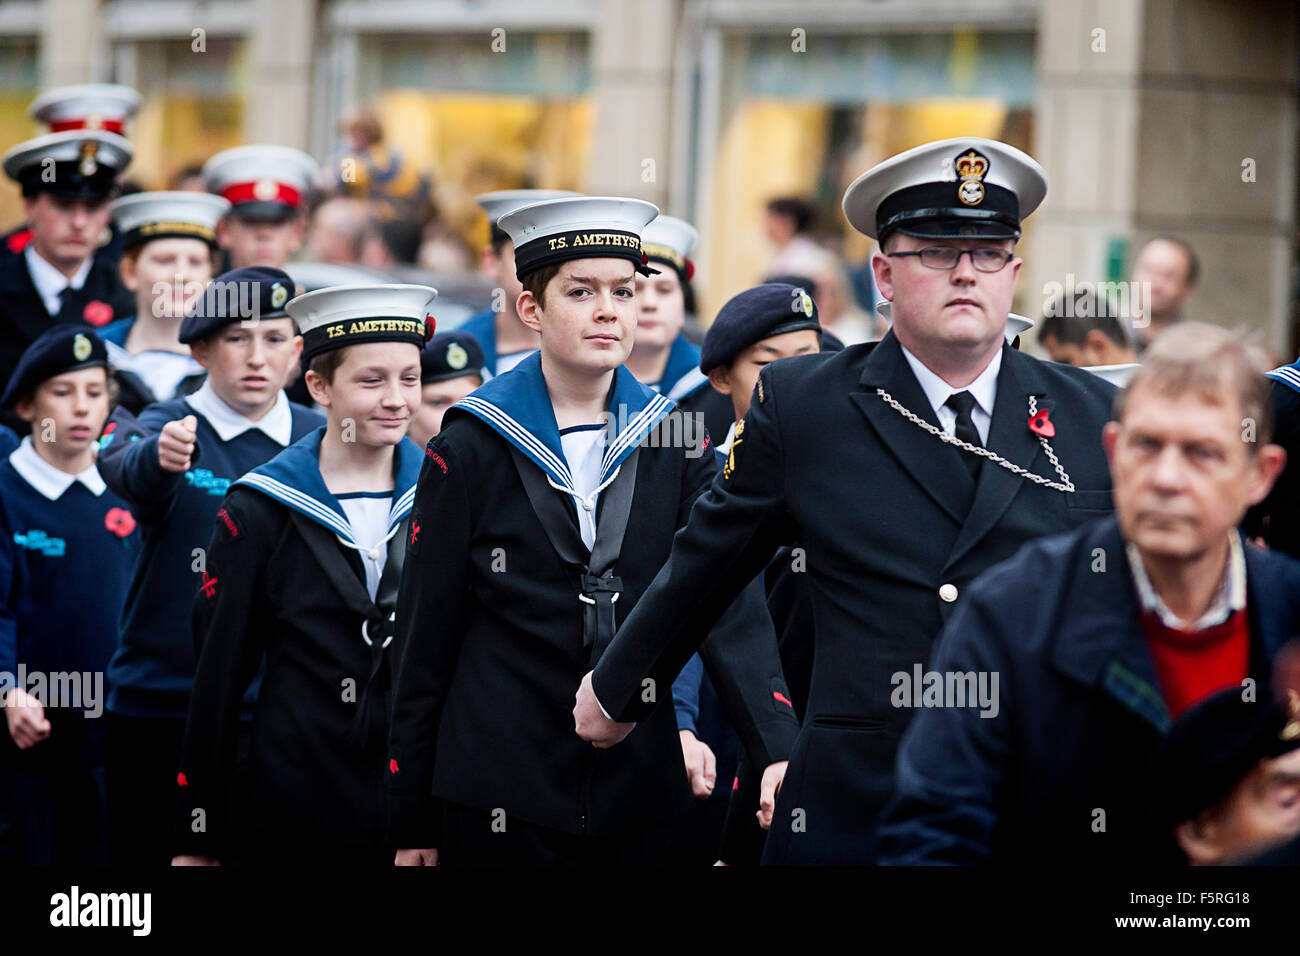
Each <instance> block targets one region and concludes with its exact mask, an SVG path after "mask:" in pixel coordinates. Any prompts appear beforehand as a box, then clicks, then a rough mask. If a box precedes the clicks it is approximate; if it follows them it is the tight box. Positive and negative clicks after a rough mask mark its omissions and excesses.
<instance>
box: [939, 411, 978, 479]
mask: <svg viewBox="0 0 1300 956" xmlns="http://www.w3.org/2000/svg"><path fill="white" fill-rule="evenodd" d="M944 404H945V405H947V406H948V407H949V408H951V409H952V410H953V411H955V412H956V413H957V428H956V432H955V433H956V435H957V437H958V438H960V439H961V440H962V441H964V442H966V443H967V444H969V445H975V446H976V447H978V448H983V447H984V443H983V442H982V441H980V433H979V432H978V431H977V430H976V428H975V421H974V419H972V418H971V417H970V412H971V409H972V408H974V407H975V397H974V396H973V395H971V393H970V392H953V394H951V395H949V396H948V401H946V402H944ZM960 454H961V458H962V461H963V462H965V464H966V470H967V471H969V472H970V474H971V477H972V478H974V477H976V476H977V475H978V474H979V472H980V465H981V464H983V463H984V459H983V458H981V457H980V456H979V455H973V454H971V453H970V452H968V451H966V450H964V449H960Z"/></svg>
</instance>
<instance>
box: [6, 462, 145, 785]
mask: <svg viewBox="0 0 1300 956" xmlns="http://www.w3.org/2000/svg"><path fill="white" fill-rule="evenodd" d="M134 525H135V521H134V519H133V517H132V516H131V514H130V511H129V508H128V505H127V504H126V502H124V501H123V500H122V499H121V498H119V497H118V496H117V495H115V494H113V492H112V491H109V490H107V489H104V490H102V492H101V493H100V494H98V495H96V494H95V493H94V492H93V491H91V490H90V489H89V488H87V487H86V486H85V485H84V484H82V483H81V482H80V481H74V482H73V483H72V484H71V485H69V486H68V488H67V489H66V490H65V491H64V492H63V493H62V494H61V495H59V496H58V497H57V498H56V499H54V500H51V499H50V498H47V497H46V496H45V495H44V494H42V493H41V491H39V490H37V489H36V488H35V487H33V486H32V485H31V484H30V483H29V482H28V481H27V479H26V478H24V477H23V476H22V475H21V474H19V472H18V471H17V470H16V469H15V468H14V466H13V465H12V464H11V463H10V461H9V456H7V455H6V456H5V457H4V458H3V459H0V684H3V686H0V693H7V692H8V691H9V689H10V688H12V687H19V688H21V689H22V690H25V691H27V692H29V693H34V694H35V695H36V696H37V697H38V698H39V699H40V700H41V703H42V704H43V705H44V706H45V716H46V718H47V719H48V720H49V721H50V724H51V730H50V736H49V738H48V739H47V740H45V741H43V742H42V743H41V744H39V745H38V748H39V749H41V750H42V752H47V751H49V752H53V751H57V752H58V753H59V754H62V755H66V756H76V757H80V758H82V759H88V760H92V761H98V760H102V759H103V753H102V733H101V728H102V726H103V721H102V720H95V719H90V720H86V719H83V717H82V714H88V715H89V716H90V717H99V716H102V713H103V709H104V706H105V701H104V696H103V695H104V691H105V681H104V671H105V669H106V668H107V667H108V661H109V657H110V656H111V655H112V653H113V648H114V647H115V646H116V645H117V638H118V619H119V617H120V615H121V613H122V603H123V600H124V599H125V597H126V590H127V585H128V584H129V583H130V580H131V570H132V567H133V565H134V563H135V558H136V557H137V556H138V555H139V553H140V534H139V532H138V531H137V530H135V528H134ZM20 667H21V670H20ZM58 674H75V675H76V676H77V681H76V688H75V689H74V688H73V685H72V684H71V683H70V682H68V681H67V679H66V678H61V677H57V676H51V675H58ZM38 675H39V676H38ZM20 678H21V679H20ZM36 681H39V682H41V683H40V684H38V683H36ZM42 684H43V686H42ZM56 688H58V689H59V690H58V691H57V692H56ZM51 695H54V696H56V697H58V698H59V699H57V700H55V699H53V698H52V696H51ZM51 704H53V705H54V706H51ZM3 732H5V731H3V729H2V728H0V733H3Z"/></svg>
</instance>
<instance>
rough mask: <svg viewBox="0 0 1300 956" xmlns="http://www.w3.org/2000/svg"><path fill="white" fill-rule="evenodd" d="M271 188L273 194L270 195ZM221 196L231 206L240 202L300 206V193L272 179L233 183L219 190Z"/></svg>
mask: <svg viewBox="0 0 1300 956" xmlns="http://www.w3.org/2000/svg"><path fill="white" fill-rule="evenodd" d="M272 187H274V188H275V192H274V193H272V191H271V189H272ZM221 195H222V196H223V197H225V198H226V199H228V200H230V204H231V205H232V206H237V205H239V204H240V203H242V202H282V203H285V204H286V205H289V206H294V207H297V206H299V205H301V204H302V193H300V192H298V190H296V189H294V188H293V187H292V186H286V185H285V184H284V183H277V182H275V181H274V180H272V179H259V180H256V181H255V182H248V183H235V184H234V185H233V186H227V187H226V188H225V189H223V190H221Z"/></svg>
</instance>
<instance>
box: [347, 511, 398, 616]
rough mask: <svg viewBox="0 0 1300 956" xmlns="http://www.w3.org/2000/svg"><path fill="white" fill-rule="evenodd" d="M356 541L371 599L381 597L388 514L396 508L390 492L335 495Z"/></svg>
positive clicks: (385, 562)
mask: <svg viewBox="0 0 1300 956" xmlns="http://www.w3.org/2000/svg"><path fill="white" fill-rule="evenodd" d="M336 497H337V498H338V502H339V505H340V506H342V508H343V513H344V514H345V515H347V518H348V524H349V525H351V526H352V538H353V540H355V541H356V543H357V545H358V547H357V553H358V554H360V555H361V566H362V567H363V568H364V569H365V572H366V592H367V593H368V594H369V595H370V600H372V601H373V600H375V597H376V595H378V594H379V579H380V578H381V577H383V575H384V567H385V566H386V565H387V564H388V539H389V538H391V537H392V534H390V533H389V531H388V513H389V511H390V510H391V509H392V506H393V493H392V492H391V491H382V492H375V493H373V494H367V493H365V492H361V493H354V494H342V495H336Z"/></svg>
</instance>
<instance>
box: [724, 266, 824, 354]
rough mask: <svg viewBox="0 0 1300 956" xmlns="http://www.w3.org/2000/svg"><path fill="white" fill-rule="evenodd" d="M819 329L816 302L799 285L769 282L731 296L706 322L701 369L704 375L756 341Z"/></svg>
mask: <svg viewBox="0 0 1300 956" xmlns="http://www.w3.org/2000/svg"><path fill="white" fill-rule="evenodd" d="M804 329H814V330H816V331H818V332H820V331H821V323H820V322H818V321H817V306H816V304H814V302H813V300H812V296H810V295H809V294H808V293H807V292H805V291H804V290H803V289H800V288H799V287H798V286H793V285H787V284H786V283H784V282H768V283H765V284H764V285H759V286H755V287H754V288H752V289H746V290H745V291H744V292H742V293H740V294H739V295H736V296H732V298H731V299H729V300H728V301H727V304H726V305H724V306H723V307H722V310H721V311H720V312H719V313H718V317H717V318H715V319H714V320H713V324H712V325H711V326H709V331H708V334H706V335H705V336H704V346H703V347H702V348H701V349H700V371H701V372H704V373H705V374H706V375H707V374H708V373H709V372H711V371H713V369H715V368H718V367H719V366H722V365H730V364H731V363H732V362H734V361H735V360H736V356H737V355H739V354H740V353H741V352H743V351H745V349H747V348H749V347H750V346H751V345H753V344H754V343H755V342H761V341H762V340H763V339H767V338H771V337H772V336H774V335H784V334H785V333H786V332H800V331H803V330H804Z"/></svg>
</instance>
